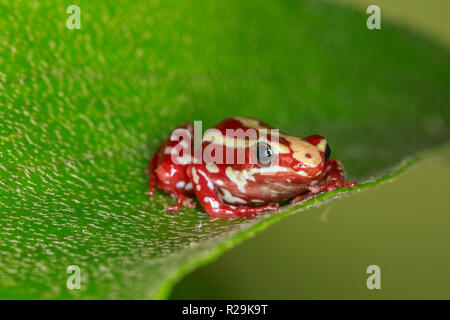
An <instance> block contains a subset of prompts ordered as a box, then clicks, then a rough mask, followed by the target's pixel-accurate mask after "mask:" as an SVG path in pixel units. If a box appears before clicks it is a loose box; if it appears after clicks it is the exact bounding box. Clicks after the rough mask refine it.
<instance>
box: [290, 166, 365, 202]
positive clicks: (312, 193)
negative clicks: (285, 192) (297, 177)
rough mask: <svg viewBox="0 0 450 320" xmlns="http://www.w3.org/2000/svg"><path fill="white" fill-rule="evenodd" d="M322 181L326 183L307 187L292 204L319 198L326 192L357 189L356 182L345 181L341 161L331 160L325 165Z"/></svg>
mask: <svg viewBox="0 0 450 320" xmlns="http://www.w3.org/2000/svg"><path fill="white" fill-rule="evenodd" d="M320 180H322V181H323V180H325V182H323V183H320V184H310V185H307V186H306V187H305V189H306V190H307V191H306V192H305V193H303V194H301V195H298V196H297V197H295V198H293V199H292V200H291V201H290V203H291V204H294V203H297V202H300V201H304V200H308V199H311V198H314V197H317V196H318V195H319V194H322V193H324V192H333V191H334V190H336V189H338V188H346V187H351V188H353V187H355V186H356V184H357V183H356V182H355V181H345V172H344V168H343V167H342V165H341V164H340V162H339V161H337V160H335V159H330V160H328V161H327V162H326V163H325V171H324V172H323V174H322V178H321V179H320Z"/></svg>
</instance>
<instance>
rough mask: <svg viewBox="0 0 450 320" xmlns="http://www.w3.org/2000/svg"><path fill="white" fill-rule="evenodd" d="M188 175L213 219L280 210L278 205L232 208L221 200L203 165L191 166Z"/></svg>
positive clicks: (200, 200)
mask: <svg viewBox="0 0 450 320" xmlns="http://www.w3.org/2000/svg"><path fill="white" fill-rule="evenodd" d="M187 174H188V176H189V178H190V180H191V181H192V185H193V187H194V191H195V194H196V196H197V199H198V201H199V202H200V203H201V205H202V207H203V208H204V209H205V211H206V212H207V213H208V214H209V215H210V216H211V217H213V218H239V217H249V216H254V215H256V214H258V213H261V212H265V211H273V210H277V209H278V204H274V205H264V206H260V207H246V206H232V205H228V204H226V203H224V202H222V200H221V199H220V198H219V196H218V194H217V192H216V190H215V188H214V185H213V183H212V181H211V179H210V178H209V177H208V175H207V174H206V172H205V170H204V169H203V167H202V165H190V166H188V169H187Z"/></svg>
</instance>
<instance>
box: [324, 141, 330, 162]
mask: <svg viewBox="0 0 450 320" xmlns="http://www.w3.org/2000/svg"><path fill="white" fill-rule="evenodd" d="M323 154H324V156H325V161H328V159H330V155H331V149H330V145H329V144H328V143H327V146H326V147H325V152H324V153H323Z"/></svg>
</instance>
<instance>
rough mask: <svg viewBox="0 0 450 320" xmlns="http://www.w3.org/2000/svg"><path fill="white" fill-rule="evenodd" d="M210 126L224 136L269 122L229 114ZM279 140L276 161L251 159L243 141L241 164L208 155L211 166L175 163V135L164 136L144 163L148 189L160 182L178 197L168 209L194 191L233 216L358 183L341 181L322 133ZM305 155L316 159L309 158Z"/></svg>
mask: <svg viewBox="0 0 450 320" xmlns="http://www.w3.org/2000/svg"><path fill="white" fill-rule="evenodd" d="M179 128H184V129H187V130H188V131H189V132H190V134H191V135H192V137H193V136H194V132H193V126H192V124H190V123H188V124H184V125H181V126H180V127H179ZM214 128H216V129H218V130H220V132H221V133H222V135H223V136H226V135H227V132H226V129H243V130H246V129H248V128H259V129H261V128H271V127H270V126H268V125H267V124H265V123H262V122H259V121H257V120H254V119H246V118H239V119H237V118H230V119H226V120H224V121H222V122H221V123H219V124H218V125H217V126H215V127H214ZM256 132H257V137H256V139H259V138H260V133H259V132H258V131H256ZM276 138H277V136H275V135H270V134H268V135H267V139H268V141H269V142H270V145H271V146H272V148H274V145H275V146H277V144H276V141H277V140H275V139H276ZM232 141H234V140H232ZM255 141H256V140H255ZM278 141H279V145H280V148H282V149H279V150H284V151H283V152H281V151H280V152H279V153H274V154H275V155H274V158H273V159H275V157H276V160H278V165H273V164H272V165H269V166H264V165H261V164H259V163H257V162H256V161H254V162H253V163H251V159H255V156H254V154H255V149H254V148H252V147H248V146H247V147H246V148H245V149H244V148H241V149H240V150H241V151H243V150H244V151H245V162H244V163H243V164H235V162H236V161H234V162H231V163H232V164H226V163H223V164H221V163H218V162H213V161H211V160H209V161H208V163H211V162H212V163H214V166H213V167H214V169H213V170H211V168H210V167H208V165H207V163H205V161H202V162H201V163H192V161H190V162H183V163H174V161H173V160H172V156H171V154H170V153H169V152H170V148H173V147H175V146H176V145H177V144H179V141H171V140H170V139H167V140H166V141H165V142H164V143H163V144H162V145H161V146H160V147H159V148H158V149H157V151H156V153H155V154H154V156H153V158H152V159H151V161H150V163H149V166H148V169H147V173H148V174H149V176H150V190H149V194H150V195H151V196H154V194H155V187H158V188H159V189H161V190H163V191H164V192H166V193H168V194H170V195H172V196H173V197H175V198H177V204H176V205H175V206H170V207H167V208H166V210H167V211H177V210H179V209H180V207H181V204H184V205H185V206H186V207H189V208H193V207H195V202H193V201H192V199H191V197H192V196H194V195H195V196H196V197H197V199H198V201H199V202H200V204H201V205H202V207H203V208H204V209H205V211H206V212H207V213H208V214H209V215H210V216H211V217H214V218H236V217H248V216H253V215H255V214H258V213H261V212H265V211H274V210H277V209H278V202H281V201H285V200H288V199H291V203H297V202H299V201H302V200H305V199H309V198H312V197H315V196H317V195H319V194H321V193H323V192H327V191H333V190H335V189H336V188H342V187H354V186H356V182H353V181H352V182H345V173H344V169H343V167H342V165H341V164H340V163H339V162H338V161H337V160H335V159H328V160H327V161H325V155H324V152H325V149H324V148H325V145H326V140H325V139H324V138H323V137H321V136H319V135H313V136H309V137H307V138H304V139H298V138H294V137H289V136H285V135H282V134H280V136H279V138H278ZM193 142H194V139H193V138H192V144H191V150H193V149H194V147H193ZM211 144H212V143H211V142H210V141H205V140H203V143H202V150H203V151H205V148H207V147H208V146H209V145H211ZM215 146H218V144H216V145H215ZM219 148H220V150H222V151H223V152H224V154H225V152H227V151H229V152H231V154H234V155H235V157H234V159H238V158H237V152H236V150H237V149H234V148H232V147H231V146H223V145H220V147H219ZM206 150H208V149H206ZM217 150H219V149H217ZM277 150H278V149H277ZM233 151H234V152H233ZM205 153H208V152H205ZM191 156H193V154H191ZM309 159H313V160H314V161H315V162H314V163H311V162H310V160H309ZM311 161H312V160H311ZM244 170H245V171H244ZM194 172H195V173H194ZM235 174H237V175H235ZM236 177H240V179H241V180H239V179H238V180H237V178H236ZM191 184H192V188H190V185H191Z"/></svg>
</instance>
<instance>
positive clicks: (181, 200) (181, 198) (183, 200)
mask: <svg viewBox="0 0 450 320" xmlns="http://www.w3.org/2000/svg"><path fill="white" fill-rule="evenodd" d="M174 197H176V198H177V204H176V205H174V206H168V207H166V211H167V212H173V211H178V210H180V208H181V204H183V205H184V206H185V207H186V208H191V209H193V208H195V204H196V203H195V202H194V201H193V200H192V199H191V198H189V197H186V196H185V195H183V194H182V193H175V194H174Z"/></svg>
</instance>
